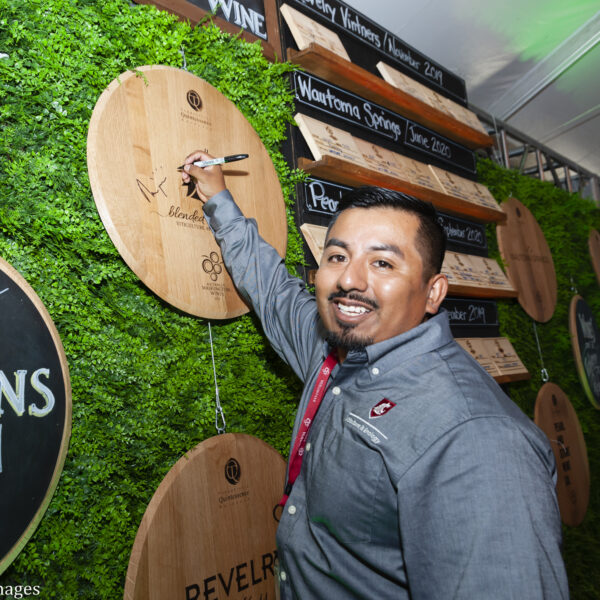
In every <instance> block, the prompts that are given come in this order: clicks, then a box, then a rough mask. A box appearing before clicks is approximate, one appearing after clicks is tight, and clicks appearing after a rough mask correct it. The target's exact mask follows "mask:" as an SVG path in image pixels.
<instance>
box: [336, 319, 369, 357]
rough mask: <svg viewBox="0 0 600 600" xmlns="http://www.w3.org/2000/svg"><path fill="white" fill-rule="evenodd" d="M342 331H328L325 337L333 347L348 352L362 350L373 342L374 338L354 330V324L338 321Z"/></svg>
mask: <svg viewBox="0 0 600 600" xmlns="http://www.w3.org/2000/svg"><path fill="white" fill-rule="evenodd" d="M338 325H339V326H340V328H341V331H339V332H338V331H328V332H327V334H326V335H325V339H326V340H327V343H328V344H329V346H330V347H331V348H339V349H341V350H345V351H346V352H352V351H361V350H364V349H365V347H366V346H370V345H371V344H372V343H373V338H372V337H369V336H366V335H360V334H358V333H355V332H354V331H353V329H354V326H352V325H351V326H348V325H346V324H343V325H342V324H341V323H338Z"/></svg>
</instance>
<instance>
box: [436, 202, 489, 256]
mask: <svg viewBox="0 0 600 600" xmlns="http://www.w3.org/2000/svg"><path fill="white" fill-rule="evenodd" d="M438 223H439V224H440V225H441V226H442V227H443V228H444V232H445V233H446V239H447V240H448V243H449V245H451V246H452V247H453V248H454V249H456V251H457V252H465V253H467V254H468V253H470V252H472V253H475V251H474V250H473V249H474V248H476V249H477V250H480V251H481V252H482V253H483V254H487V239H486V237H485V227H484V226H483V225H481V224H480V223H474V222H470V221H465V220H464V219H459V218H458V217H451V216H449V215H446V214H444V213H440V212H438Z"/></svg>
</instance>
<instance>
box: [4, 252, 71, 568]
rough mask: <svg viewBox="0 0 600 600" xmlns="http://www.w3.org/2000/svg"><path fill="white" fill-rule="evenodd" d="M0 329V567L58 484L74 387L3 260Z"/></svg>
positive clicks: (48, 327)
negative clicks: (0, 516) (72, 388)
mask: <svg viewBox="0 0 600 600" xmlns="http://www.w3.org/2000/svg"><path fill="white" fill-rule="evenodd" d="M0 332H2V335H0V515H2V518H0V573H2V572H3V571H4V570H5V569H6V568H7V567H8V566H9V565H10V563H11V562H12V561H13V560H14V559H15V558H16V556H17V555H18V554H19V552H21V550H22V549H23V547H24V546H25V544H26V543H27V541H28V540H29V538H30V537H31V536H32V535H33V533H34V531H35V530H36V528H37V526H38V524H39V523H40V521H41V520H42V517H43V516H44V514H45V512H46V509H47V508H48V505H49V504H50V500H51V499H52V495H53V494H54V490H55V489H56V486H57V484H58V480H59V478H60V474H61V472H62V468H63V464H64V461H65V457H66V454H67V448H68V444H69V437H70V435H71V386H70V379H69V369H68V365H67V359H66V356H65V352H64V350H63V346H62V343H61V341H60V337H59V335H58V332H57V330H56V327H55V326H54V323H53V322H52V319H51V318H50V315H49V314H48V312H47V310H46V308H45V307H44V305H43V304H42V301H41V300H40V299H39V297H38V296H37V294H36V293H35V291H34V290H33V289H32V288H31V286H30V285H29V284H28V283H27V282H26V281H25V279H23V277H22V276H21V275H20V274H19V273H18V272H17V271H16V270H15V269H13V268H12V267H11V266H10V265H9V264H8V263H7V262H5V261H4V260H3V259H1V258H0ZM55 518H56V515H55Z"/></svg>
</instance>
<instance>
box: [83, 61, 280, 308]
mask: <svg viewBox="0 0 600 600" xmlns="http://www.w3.org/2000/svg"><path fill="white" fill-rule="evenodd" d="M198 149H204V150H208V152H210V153H211V154H212V155H213V156H227V155H230V154H248V155H249V158H247V159H245V160H243V161H239V162H234V163H229V164H226V165H223V173H224V175H225V183H226V184H227V187H228V188H229V190H230V191H231V192H232V194H233V196H234V198H235V199H236V202H237V203H238V205H239V206H240V208H241V209H242V211H243V212H244V214H245V215H246V216H247V217H253V218H255V219H256V221H257V223H258V228H259V231H260V233H261V235H262V236H263V237H264V238H265V239H266V240H267V241H268V242H270V243H271V244H272V245H273V246H274V247H275V248H276V250H277V251H278V252H279V254H280V255H281V256H283V255H284V253H285V247H286V241H287V224H286V216H285V205H284V201H283V194H282V191H281V186H280V183H279V180H278V178H277V174H276V172H275V168H274V166H273V163H272V161H271V159H270V157H269V155H268V153H267V150H266V148H265V147H264V145H263V144H262V142H261V140H260V138H259V136H258V134H257V133H256V132H255V131H254V129H253V128H252V126H251V125H250V123H249V122H248V121H247V120H246V118H245V117H244V116H243V115H242V113H241V112H240V111H239V110H238V109H237V107H236V106H235V104H233V102H231V101H230V100H228V99H227V98H226V97H225V96H223V94H221V93H220V92H219V91H218V90H217V89H216V88H214V87H213V86H211V85H210V84H208V83H207V82H206V81H204V80H202V79H200V78H199V77H196V76H195V75H192V74H191V73H188V72H187V71H182V70H180V69H175V68H173V67H166V66H144V67H140V68H138V69H136V70H135V71H127V72H126V73H123V74H122V75H120V76H119V77H118V78H117V79H115V80H114V81H113V82H112V83H111V84H110V85H109V86H108V87H107V88H106V90H105V91H104V92H103V93H102V95H101V96H100V98H99V99H98V102H97V103H96V106H95V108H94V111H93V114H92V118H91V121H90V127H89V133H88V146H87V155H88V171H89V177H90V183H91V187H92V192H93V194H94V199H95V201H96V206H97V208H98V212H99V213H100V217H101V219H102V222H103V223H104V226H105V228H106V230H107V232H108V234H109V236H110V238H111V240H112V241H113V243H114V244H115V246H116V248H117V249H118V251H119V252H120V254H121V256H122V257H123V259H124V260H125V262H126V263H127V264H128V265H129V267H130V268H131V269H132V270H133V271H134V273H135V274H136V275H137V276H138V277H139V278H140V279H141V280H142V281H143V282H144V284H146V285H147V286H148V287H149V288H150V289H151V290H152V291H153V292H154V293H156V294H157V295H158V296H160V297H161V298H162V299H163V300H165V301H167V302H169V303H170V304H172V305H173V306H175V307H176V308H178V309H181V310H183V311H185V312H187V313H190V314H192V315H196V316H200V317H205V318H210V319H225V318H230V317H235V316H238V315H240V314H243V313H245V312H247V311H248V307H247V306H246V305H245V304H244V302H243V301H242V300H241V298H240V297H239V296H238V294H237V292H236V290H235V288H234V287H233V284H232V282H231V279H230V278H229V275H228V274H227V271H226V270H225V267H224V266H223V260H222V257H221V252H220V250H219V246H218V245H217V243H216V242H215V240H214V238H213V235H212V233H211V231H210V230H209V228H208V225H207V224H206V222H205V221H204V216H203V211H202V201H201V200H200V199H199V198H198V196H197V195H196V193H195V191H194V188H193V186H191V185H189V186H184V185H182V181H181V174H180V171H178V167H179V166H180V165H181V164H182V163H183V161H184V159H185V157H186V156H187V155H188V154H190V153H191V152H193V151H195V150H198Z"/></svg>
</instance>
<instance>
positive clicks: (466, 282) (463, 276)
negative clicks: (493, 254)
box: [442, 250, 514, 294]
mask: <svg viewBox="0 0 600 600" xmlns="http://www.w3.org/2000/svg"><path fill="white" fill-rule="evenodd" d="M442 273H443V274H444V275H446V277H447V278H448V283H449V284H450V286H452V287H453V288H456V286H460V287H465V288H483V289H489V290H498V291H506V292H514V288H513V286H512V285H511V283H510V281H508V279H507V278H506V275H504V272H503V271H502V269H501V268H500V266H499V265H498V263H497V262H496V261H495V260H493V259H491V258H486V257H483V256H476V255H474V254H463V253H461V252H452V251H451V250H447V251H446V255H445V257H444V263H443V265H442ZM455 291H456V290H455ZM463 291H465V290H463ZM466 292H467V294H468V290H466Z"/></svg>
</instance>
